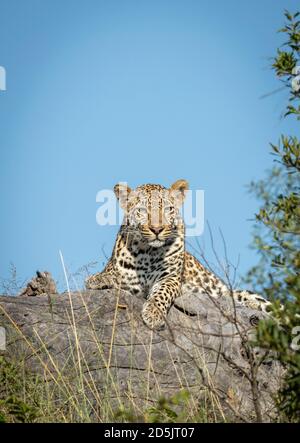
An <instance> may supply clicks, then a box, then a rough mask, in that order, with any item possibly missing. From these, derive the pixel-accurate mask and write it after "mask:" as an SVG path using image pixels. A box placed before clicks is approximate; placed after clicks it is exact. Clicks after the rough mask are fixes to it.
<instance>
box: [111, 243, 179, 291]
mask: <svg viewBox="0 0 300 443" xmlns="http://www.w3.org/2000/svg"><path fill="white" fill-rule="evenodd" d="M182 265H183V250H182V251H181V248H180V247H178V245H174V247H173V248H169V247H160V248H128V247H124V248H122V249H121V250H119V251H118V255H117V256H116V257H115V264H114V268H115V270H116V272H117V275H118V279H119V280H120V283H121V284H122V285H123V286H124V285H125V286H129V287H139V288H140V289H141V290H143V291H144V290H145V289H147V288H149V287H151V286H152V285H153V284H154V283H155V282H157V281H159V280H161V279H162V278H165V277H167V276H168V275H171V274H172V275H174V274H178V275H180V274H181V270H182Z"/></svg>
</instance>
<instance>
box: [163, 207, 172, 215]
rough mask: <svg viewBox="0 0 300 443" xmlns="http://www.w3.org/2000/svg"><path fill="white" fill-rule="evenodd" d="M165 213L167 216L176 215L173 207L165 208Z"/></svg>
mask: <svg viewBox="0 0 300 443" xmlns="http://www.w3.org/2000/svg"><path fill="white" fill-rule="evenodd" d="M164 213H165V215H166V216H170V215H173V214H174V208H173V206H165V208H164Z"/></svg>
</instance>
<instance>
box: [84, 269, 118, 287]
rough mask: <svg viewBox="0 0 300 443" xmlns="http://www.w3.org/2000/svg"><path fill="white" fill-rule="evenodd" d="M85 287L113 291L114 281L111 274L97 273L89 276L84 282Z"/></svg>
mask: <svg viewBox="0 0 300 443" xmlns="http://www.w3.org/2000/svg"><path fill="white" fill-rule="evenodd" d="M85 287H86V288H87V289H94V290H96V289H113V288H114V281H113V277H112V275H111V274H108V273H106V272H105V271H104V272H97V274H94V275H90V276H89V277H88V278H87V279H86V280H85Z"/></svg>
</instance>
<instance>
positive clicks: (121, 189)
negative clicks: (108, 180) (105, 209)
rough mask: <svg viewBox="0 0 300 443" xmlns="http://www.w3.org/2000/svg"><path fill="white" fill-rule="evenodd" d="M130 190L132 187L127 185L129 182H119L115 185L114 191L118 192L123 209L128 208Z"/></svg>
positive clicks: (117, 195)
mask: <svg viewBox="0 0 300 443" xmlns="http://www.w3.org/2000/svg"><path fill="white" fill-rule="evenodd" d="M130 192H131V189H130V187H129V186H127V183H117V184H116V185H115V186H114V193H115V194H116V197H117V199H118V200H119V203H120V206H121V208H122V209H126V206H127V200H128V197H129V194H130Z"/></svg>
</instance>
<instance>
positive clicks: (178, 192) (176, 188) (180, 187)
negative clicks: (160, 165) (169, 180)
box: [170, 180, 189, 204]
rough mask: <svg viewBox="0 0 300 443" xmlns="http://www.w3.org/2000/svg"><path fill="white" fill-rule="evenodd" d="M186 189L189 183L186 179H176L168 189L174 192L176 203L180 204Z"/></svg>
mask: <svg viewBox="0 0 300 443" xmlns="http://www.w3.org/2000/svg"><path fill="white" fill-rule="evenodd" d="M188 189H189V184H188V182H187V181H186V180H177V181H176V182H175V183H173V184H172V186H171V188H170V191H171V193H172V194H173V193H174V194H175V196H176V198H177V200H178V203H179V204H182V203H183V200H184V198H185V194H186V192H187V191H188Z"/></svg>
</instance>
